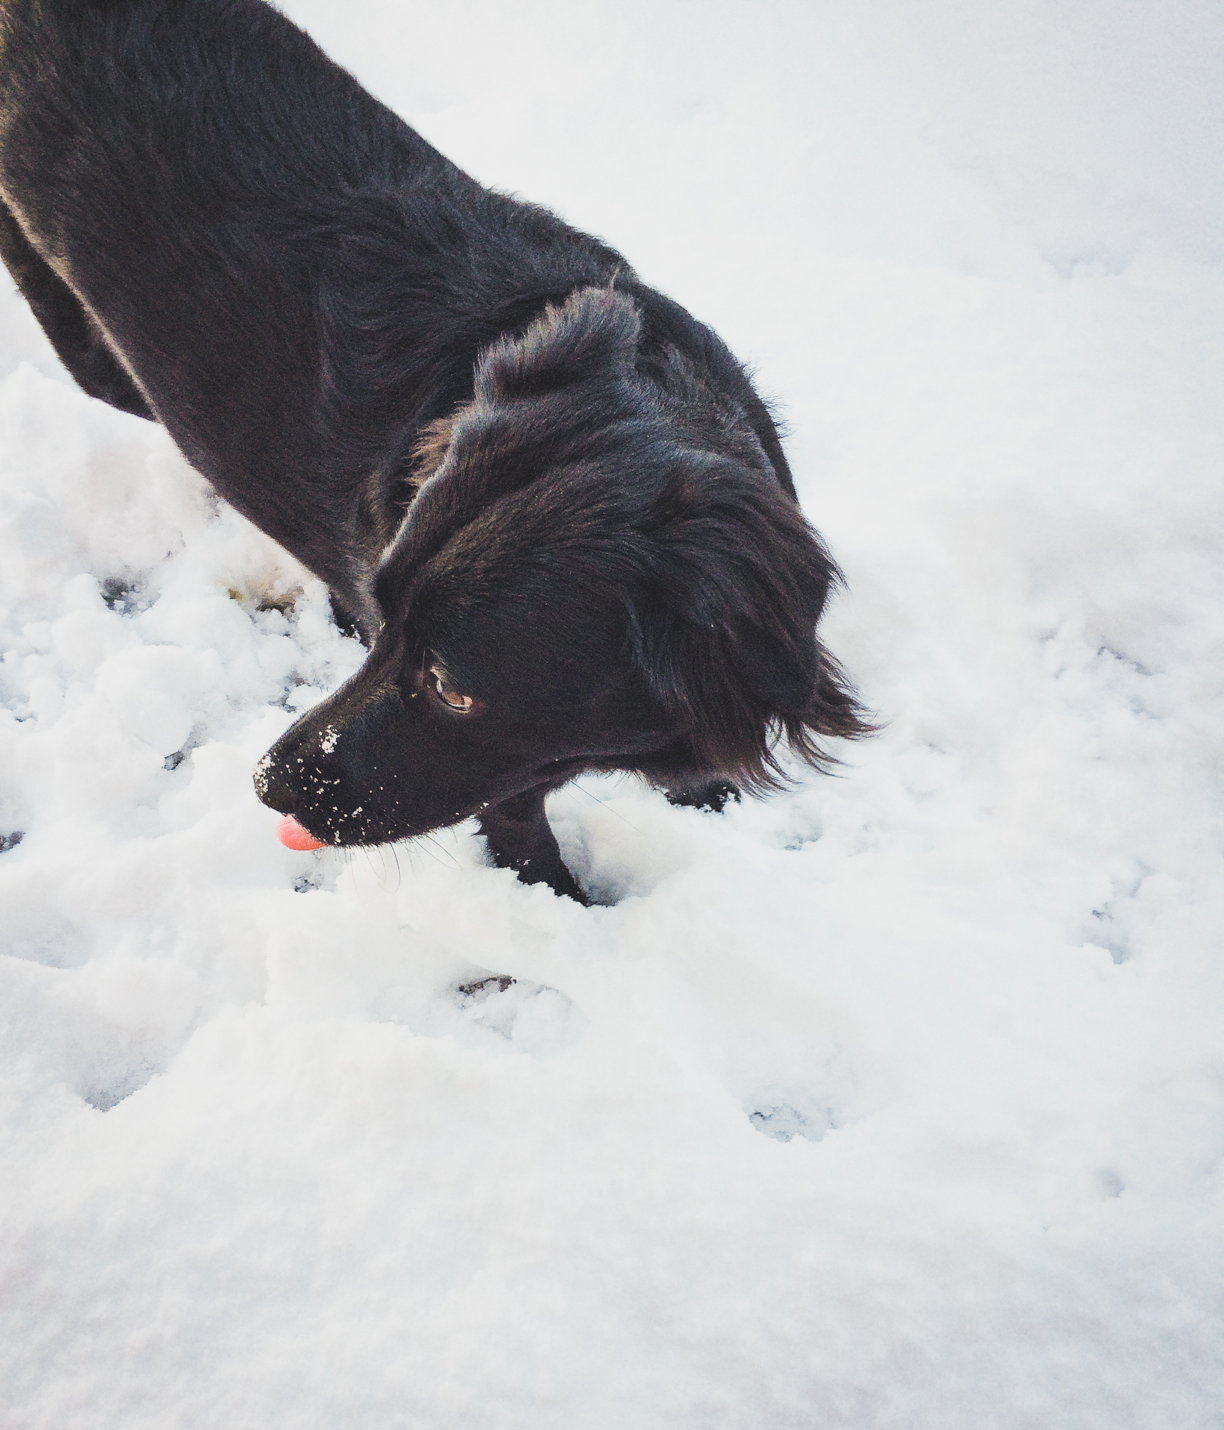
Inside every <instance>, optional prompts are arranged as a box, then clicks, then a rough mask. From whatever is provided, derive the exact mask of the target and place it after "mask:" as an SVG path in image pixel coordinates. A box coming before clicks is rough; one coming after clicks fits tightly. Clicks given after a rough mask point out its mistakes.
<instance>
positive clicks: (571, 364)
mask: <svg viewBox="0 0 1224 1430" xmlns="http://www.w3.org/2000/svg"><path fill="white" fill-rule="evenodd" d="M641 326H642V319H641V314H640V313H639V312H638V309H637V304H636V303H634V301H633V299H632V298H629V297H627V296H626V295H625V294H624V293H618V292H616V291H615V290H614V289H611V288H580V289H578V291H577V292H576V293H572V294H571V295H570V297H569V298H568V299H567V300H566V301H565V302H564V303H563V304H562V305H561V306H560V307H555V306H553V305H552V304H551V303H550V304H549V305H548V307H547V308H546V309H545V310H544V313H543V315H542V316H541V317H539V318H537V319H536V320H535V322H534V323H532V324H531V326H530V327H528V328H527V330H526V332H524V333H523V334H522V335H521V336H519V337H504V338H500V339H499V340H498V341H497V342H495V343H493V344H492V345H491V346H490V347H488V348H486V349H485V351H484V353H483V354H482V355H481V358H480V361H479V363H478V364H477V367H476V398H477V401H478V402H479V403H481V404H483V405H485V406H489V407H492V406H494V405H495V404H497V403H499V402H508V401H513V400H515V399H516V398H531V397H542V396H544V395H545V394H546V393H549V392H554V391H556V390H557V389H559V388H563V387H573V386H575V385H577V384H579V383H586V382H600V383H606V382H607V381H608V380H609V379H612V380H614V381H615V380H617V379H619V380H624V379H625V378H627V377H628V376H629V375H630V373H631V372H632V370H633V365H634V362H635V360H636V357H637V344H638V334H639V332H640V331H641Z"/></svg>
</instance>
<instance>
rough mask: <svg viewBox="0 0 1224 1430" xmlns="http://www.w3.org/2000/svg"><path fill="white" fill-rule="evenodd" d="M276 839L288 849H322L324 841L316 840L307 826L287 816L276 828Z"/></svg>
mask: <svg viewBox="0 0 1224 1430" xmlns="http://www.w3.org/2000/svg"><path fill="white" fill-rule="evenodd" d="M276 837H277V838H278V839H279V840H280V842H281V843H282V844H283V845H284V846H285V848H286V849H322V848H323V847H324V845H323V840H322V839H316V838H315V837H314V835H313V834H311V832H310V830H309V829H307V828H306V827H305V825H302V824H299V823H298V822H297V820H296V819H294V817H293V815H291V814H287V815H285V817H284V819H282V820H281V821H280V823H279V824H278V825H277V826H276Z"/></svg>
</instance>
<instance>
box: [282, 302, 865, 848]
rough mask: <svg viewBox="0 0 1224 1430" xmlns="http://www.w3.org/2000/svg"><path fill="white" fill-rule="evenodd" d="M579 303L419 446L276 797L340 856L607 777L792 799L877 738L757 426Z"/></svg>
mask: <svg viewBox="0 0 1224 1430" xmlns="http://www.w3.org/2000/svg"><path fill="white" fill-rule="evenodd" d="M639 328H640V319H639V314H638V310H637V308H636V306H635V304H634V303H633V301H632V300H631V299H630V298H628V297H626V296H625V295H623V294H620V293H617V292H615V291H612V290H608V289H595V288H589V289H584V290H581V291H579V292H578V293H576V294H575V295H574V296H573V297H571V298H570V299H569V301H568V302H566V303H565V304H564V305H563V306H561V307H559V308H549V309H548V310H547V312H546V313H545V315H544V316H543V317H542V318H540V319H539V320H538V321H537V322H535V323H534V324H533V325H532V326H531V327H530V328H528V329H527V331H526V332H525V333H524V334H523V335H522V336H520V337H517V338H506V339H503V340H501V341H499V342H497V343H495V344H494V345H493V346H492V347H491V348H490V349H489V350H488V351H486V352H485V353H484V354H483V356H482V358H481V360H480V362H479V364H478V366H477V371H476V385H475V396H474V399H473V401H472V402H471V403H470V404H469V405H468V406H467V407H465V408H463V409H461V410H460V411H459V412H458V413H457V414H456V415H455V416H454V417H452V418H450V419H448V420H447V421H446V422H444V423H440V424H438V425H437V426H436V427H435V428H434V429H433V430H432V431H431V432H430V433H429V434H428V435H427V438H426V440H425V442H424V443H423V444H422V449H421V450H422V462H423V465H424V468H425V470H424V472H423V480H422V482H421V485H420V489H419V492H418V494H417V496H416V499H415V501H414V502H413V504H412V506H411V507H410V509H409V511H408V513H407V516H406V518H405V520H404V523H403V526H402V527H401V529H400V531H399V534H398V536H397V537H396V539H395V540H394V542H393V543H392V544H391V545H390V546H389V547H388V549H387V550H386V552H385V553H384V554H383V557H382V561H381V565H380V569H379V572H378V575H377V580H376V582H375V594H376V596H377V599H378V603H379V606H380V609H381V611H382V616H383V625H382V629H381V631H380V632H379V634H378V637H377V639H376V640H375V642H374V645H373V648H372V650H371V652H370V655H369V657H368V659H367V660H366V662H365V664H364V666H363V667H362V668H361V670H360V671H359V672H358V673H357V674H356V675H355V676H354V677H353V678H352V679H351V680H350V681H348V682H347V684H345V685H344V686H342V687H341V688H340V689H339V690H338V691H336V693H335V694H334V695H332V696H331V697H330V698H329V699H327V700H326V701H324V702H323V703H322V704H320V705H319V706H317V707H316V708H315V709H314V710H312V711H310V712H309V714H307V715H305V716H304V717H303V718H302V719H301V720H299V721H298V722H297V723H296V724H295V725H294V726H293V727H292V728H291V729H290V730H289V731H288V732H287V733H286V734H285V735H284V736H283V737H282V739H281V740H280V741H278V743H277V744H276V745H275V746H274V747H273V749H272V750H271V751H270V752H269V753H268V754H267V755H266V756H265V757H264V759H263V760H262V761H261V762H260V765H259V767H258V770H257V773H256V785H257V788H258V790H259V793H260V796H261V798H262V799H263V800H264V801H265V802H266V803H268V804H270V805H272V806H273V807H274V808H276V809H278V810H281V811H283V812H285V813H292V814H294V815H295V816H296V817H297V818H298V819H299V820H300V821H301V822H302V823H303V824H304V825H305V826H306V827H307V828H308V829H309V830H310V831H311V832H312V833H314V834H316V835H317V836H318V837H319V838H321V839H324V840H326V841H327V842H328V843H331V844H341V845H344V844H377V843H383V842H387V841H390V840H394V839H398V838H402V837H405V836H408V835H413V834H420V833H424V832H426V831H428V830H431V829H436V828H439V827H442V826H445V825H449V824H454V823H456V822H457V821H459V820H461V819H464V818H465V817H467V816H469V815H473V814H479V813H480V811H481V810H482V809H484V808H485V807H486V806H490V805H495V804H497V803H498V802H500V801H502V800H505V799H507V798H510V797H511V796H513V795H516V794H520V793H522V792H524V791H526V790H529V789H535V788H548V787H552V786H555V785H558V784H560V783H562V782H563V781H564V780H566V779H568V778H569V777H570V776H572V775H575V774H577V773H579V772H580V771H583V770H589V769H627V770H636V771H639V772H641V773H643V774H645V775H647V776H648V777H649V778H651V779H653V780H655V781H656V782H659V783H669V782H672V781H683V782H691V781H693V780H694V779H701V778H714V777H718V776H722V777H724V778H727V779H730V780H732V781H734V782H736V783H739V784H741V785H745V786H747V787H750V788H751V787H757V788H761V787H766V786H769V785H771V784H775V783H777V780H778V767H777V764H776V763H775V757H774V747H775V744H776V743H777V742H778V741H779V740H782V741H784V742H786V743H787V744H789V746H790V747H791V749H792V750H794V751H795V752H796V753H797V754H798V755H799V756H800V757H801V758H803V759H805V760H806V761H808V762H809V763H811V764H815V765H819V764H822V763H823V762H824V761H825V760H826V758H827V757H826V755H825V754H824V752H823V749H822V746H821V743H820V741H821V739H822V737H824V736H829V735H835V736H852V735H855V734H858V733H861V732H862V730H863V729H864V728H865V727H864V726H863V725H862V723H861V722H860V719H859V713H858V709H857V707H856V704H855V702H854V699H853V697H852V695H851V694H850V692H849V690H848V689H847V687H846V685H845V683H844V682H843V680H842V677H841V675H840V672H839V671H838V668H837V666H836V665H835V663H834V662H833V661H832V660H831V658H830V657H829V655H828V654H827V652H826V651H825V650H824V648H823V647H822V645H821V644H820V642H819V641H818V640H817V637H816V624H817V621H818V620H819V618H820V615H821V611H822V609H823V607H824V604H825V600H826V597H827V595H828V592H829V589H830V587H831V585H832V584H833V583H834V582H835V581H836V579H837V571H836V568H835V567H834V565H833V563H832V562H831V560H830V558H829V556H828V554H827V553H826V551H825V549H824V547H823V546H822V544H821V542H820V540H819V538H818V537H817V536H816V534H815V533H814V532H813V531H812V529H811V528H810V527H809V526H808V525H807V523H806V522H805V521H804V519H803V517H802V515H801V514H800V512H799V509H798V507H797V506H796V505H795V503H794V502H793V500H792V499H791V498H790V497H789V496H788V495H787V494H786V493H785V492H784V491H783V490H782V489H781V487H780V486H779V483H778V481H777V478H776V476H775V475H774V473H773V469H772V468H771V467H770V466H769V464H768V461H767V460H766V458H765V456H764V453H763V452H762V451H761V448H760V445H759V443H758V442H757V441H756V439H755V437H754V436H753V435H752V434H751V431H750V429H749V428H748V425H747V423H746V421H744V420H743V417H742V414H738V413H736V412H732V411H731V410H730V407H729V406H728V404H727V403H726V402H725V400H721V399H718V398H716V397H715V396H714V395H713V394H711V393H710V392H708V391H706V390H705V389H704V388H703V387H702V384H701V381H700V377H699V376H698V375H697V374H695V373H694V372H693V370H691V369H690V368H689V367H688V366H687V365H686V364H685V363H684V361H683V360H682V359H681V358H680V357H679V356H678V355H676V354H674V353H673V354H670V355H665V357H664V359H663V362H664V365H665V366H666V365H668V364H670V369H669V374H668V375H667V377H666V379H665V380H664V381H663V383H662V384H660V382H659V381H658V380H657V378H650V379H647V378H644V377H643V376H641V374H640V372H639V363H638V353H639Z"/></svg>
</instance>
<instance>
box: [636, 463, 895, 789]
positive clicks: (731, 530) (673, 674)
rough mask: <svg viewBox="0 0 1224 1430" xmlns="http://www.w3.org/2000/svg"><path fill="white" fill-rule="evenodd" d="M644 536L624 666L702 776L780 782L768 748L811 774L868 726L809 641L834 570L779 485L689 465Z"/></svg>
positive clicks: (677, 470) (739, 472)
mask: <svg viewBox="0 0 1224 1430" xmlns="http://www.w3.org/2000/svg"><path fill="white" fill-rule="evenodd" d="M643 538H644V540H643V552H642V554H643V557H644V562H643V564H644V567H645V582H644V587H643V590H642V593H641V597H640V599H639V603H638V604H637V606H636V607H635V608H634V610H633V611H632V613H631V616H630V628H631V632H632V636H631V639H632V642H633V645H634V655H635V658H636V661H637V663H638V665H639V668H640V669H641V670H642V672H643V674H644V676H645V678H646V681H647V684H648V686H649V687H650V688H651V690H652V692H653V693H654V695H655V696H656V698H657V699H659V700H660V701H661V702H662V703H663V705H664V707H665V708H666V709H667V710H668V712H669V714H670V715H671V716H672V717H673V718H674V719H676V720H677V721H678V722H679V723H680V724H681V725H682V726H683V727H684V728H685V731H686V735H687V742H688V744H689V745H690V746H691V748H692V751H693V754H694V757H695V762H696V764H697V765H698V766H699V768H700V769H702V770H703V771H705V772H709V773H714V774H722V775H726V776H729V777H730V778H732V779H734V780H736V781H737V782H739V783H741V784H743V785H746V786H747V787H749V788H753V787H756V788H768V787H771V786H776V785H777V784H779V783H780V782H781V774H780V770H779V766H778V763H777V759H776V755H775V745H776V744H777V743H778V741H779V738H780V739H781V740H783V741H785V743H786V744H788V745H789V746H790V748H791V750H792V751H793V753H794V754H796V755H797V756H798V757H799V758H800V759H802V760H804V761H805V762H807V763H808V764H810V765H813V766H816V767H817V768H822V767H827V766H828V765H829V764H831V763H835V761H834V759H833V757H832V756H831V755H830V754H829V753H828V752H827V750H826V749H825V747H824V745H823V743H822V741H823V739H824V738H825V737H828V736H841V737H843V738H853V737H855V736H858V735H863V734H866V733H868V732H869V731H870V730H871V729H872V728H873V727H872V726H871V725H869V724H868V723H867V722H866V721H865V720H864V719H863V714H862V710H861V707H860V706H859V704H858V702H857V700H856V699H855V696H854V693H853V691H852V690H851V688H850V686H849V685H848V683H847V681H846V678H845V676H844V675H843V673H842V671H841V670H840V668H839V667H838V665H837V662H836V661H835V660H834V659H833V658H832V656H830V655H829V653H828V652H827V651H826V650H825V648H824V646H823V645H822V644H821V642H820V641H819V640H818V638H817V635H816V625H817V622H818V621H819V619H820V616H821V613H822V612H823V610H824V606H825V602H826V600H827V599H828V595H829V592H830V590H831V589H832V588H833V587H834V586H835V585H836V584H838V583H839V582H840V580H841V575H840V572H839V571H838V569H837V567H836V566H835V565H834V563H833V560H832V558H831V557H830V556H829V554H828V552H827V551H826V550H825V548H824V546H823V544H822V543H821V541H820V538H819V537H818V536H817V535H816V533H815V532H814V531H813V530H812V528H811V527H810V526H809V525H808V524H807V522H806V521H805V520H804V518H803V515H802V513H801V512H800V511H799V508H798V507H797V506H796V505H795V504H794V502H793V501H792V500H791V499H790V497H789V496H787V495H786V494H785V493H784V492H782V491H781V490H780V489H779V488H778V487H777V486H775V485H773V484H772V483H768V482H765V481H763V480H762V479H761V476H760V475H759V473H756V472H753V471H750V470H747V469H745V468H743V467H741V466H739V465H738V464H737V463H734V462H728V461H725V460H719V459H717V458H712V457H708V456H706V455H704V454H697V453H693V454H689V455H688V456H686V457H685V458H683V459H682V460H681V461H679V462H677V463H676V464H675V466H674V467H673V469H672V471H671V473H670V474H669V479H668V481H667V482H666V484H665V486H664V489H663V492H662V494H661V496H660V499H659V501H658V502H657V503H656V506H655V508H654V511H653V512H652V514H651V517H650V519H649V520H648V522H647V523H646V525H645V530H644V532H643Z"/></svg>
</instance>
